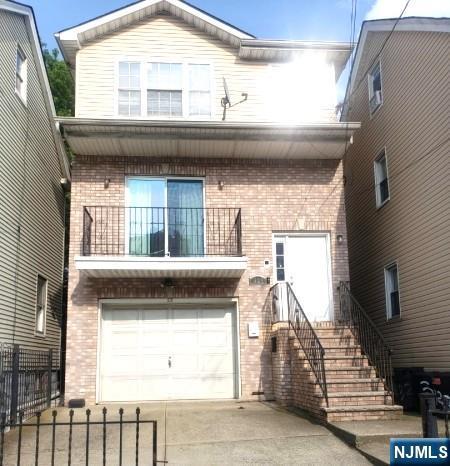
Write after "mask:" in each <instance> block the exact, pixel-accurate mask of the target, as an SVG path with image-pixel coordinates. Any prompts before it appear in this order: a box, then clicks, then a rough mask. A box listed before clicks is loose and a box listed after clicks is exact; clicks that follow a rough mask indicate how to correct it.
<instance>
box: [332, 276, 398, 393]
mask: <svg viewBox="0 0 450 466" xmlns="http://www.w3.org/2000/svg"><path fill="white" fill-rule="evenodd" d="M339 300H340V315H339V316H338V319H337V320H338V321H339V322H341V323H343V324H344V325H347V326H348V327H350V329H351V330H352V333H353V335H354V336H355V338H356V340H357V342H358V344H359V345H361V349H362V350H363V352H364V353H365V355H366V356H367V357H368V359H369V361H370V364H371V365H372V366H374V368H375V370H376V372H377V375H378V377H380V378H381V379H383V381H384V385H385V388H386V390H387V391H388V392H389V393H390V394H391V395H392V396H393V395H394V387H393V376H392V351H391V349H390V347H389V346H388V345H387V343H386V341H385V339H384V338H383V335H381V333H380V331H379V330H378V328H377V326H376V325H375V324H374V322H373V321H372V319H371V318H370V317H369V316H368V315H367V313H366V311H364V309H363V308H362V306H361V305H360V304H359V303H358V301H357V300H356V299H355V297H354V296H353V295H352V294H351V292H350V289H349V287H348V286H347V284H346V283H345V282H341V283H340V285H339Z"/></svg>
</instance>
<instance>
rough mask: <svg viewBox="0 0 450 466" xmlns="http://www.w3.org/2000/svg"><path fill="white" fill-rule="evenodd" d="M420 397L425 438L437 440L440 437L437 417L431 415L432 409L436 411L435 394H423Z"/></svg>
mask: <svg viewBox="0 0 450 466" xmlns="http://www.w3.org/2000/svg"><path fill="white" fill-rule="evenodd" d="M419 397H420V412H421V414H422V432H423V437H424V438H437V437H438V436H439V435H438V426H437V417H436V416H435V415H434V414H432V413H431V410H432V409H436V397H435V395H434V393H421V394H420V395H419Z"/></svg>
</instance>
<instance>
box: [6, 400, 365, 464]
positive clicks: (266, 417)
mask: <svg viewBox="0 0 450 466" xmlns="http://www.w3.org/2000/svg"><path fill="white" fill-rule="evenodd" d="M122 406H123V407H124V409H125V416H124V419H133V418H134V417H135V414H134V411H135V408H136V406H133V405H125V404H123V405H122ZM101 409H102V406H95V407H93V408H92V415H91V420H92V421H95V420H101V418H102V414H101ZM107 409H108V415H107V416H108V419H110V420H113V419H117V418H118V416H117V411H118V409H119V405H110V406H107ZM140 417H141V419H142V420H144V419H148V420H150V419H156V420H157V421H158V460H160V461H163V460H164V459H165V460H166V461H167V462H168V464H170V465H194V464H195V465H209V466H214V465H240V464H252V465H288V464H292V465H294V464H295V465H301V464H308V465H322V464H327V465H346V466H347V465H364V464H370V463H369V462H368V461H367V460H366V459H365V458H364V457H363V456H362V455H361V454H360V453H359V452H358V451H356V450H355V449H354V448H352V447H350V446H348V445H347V444H346V443H345V442H343V441H342V440H340V439H339V438H337V437H336V436H334V435H333V434H332V433H331V432H330V431H329V430H327V429H326V428H325V427H323V426H321V425H318V424H315V423H313V422H311V421H310V420H308V419H306V418H303V417H300V416H298V415H296V414H293V413H290V412H288V411H286V410H284V409H281V408H279V407H277V405H275V404H271V403H258V402H252V403H240V402H236V401H220V402H216V401H214V402H186V403H183V402H177V403H175V402H174V403H167V404H166V403H147V404H143V405H141V416H140ZM84 418H85V410H76V413H75V416H74V420H80V421H81V420H84ZM57 419H58V420H59V421H61V422H62V421H65V420H67V419H68V410H67V409H65V408H60V409H59V410H58V415H57ZM42 420H43V421H48V420H50V421H51V412H49V411H48V412H46V413H45V415H44V416H43V419H42ZM34 433H35V431H34V430H31V428H30V431H27V429H25V430H24V435H23V438H24V448H22V464H26V465H29V464H34V461H33V460H34V448H35V443H34ZM85 435H86V428H85V427H84V426H83V427H77V428H74V433H73V445H72V464H84V463H85ZM7 436H8V439H7V447H8V448H7V452H6V453H7V457H6V460H7V461H6V463H5V464H14V463H15V462H14V461H11V463H10V462H8V461H9V460H13V458H14V451H13V449H14V443H15V437H16V433H14V432H13V433H11V434H8V435H7ZM67 437H68V429H67V428H64V427H61V428H58V433H57V436H56V461H55V464H58V465H63V464H67V454H68V451H67V450H68V445H67ZM90 438H91V440H90V451H89V458H90V460H91V462H90V463H89V464H92V465H94V464H101V458H102V446H103V443H102V439H103V430H102V427H101V426H91V432H90ZM123 438H124V453H123V454H124V461H123V464H124V465H128V464H134V453H135V427H134V425H133V426H132V425H130V426H129V427H128V428H127V429H125V430H124V437H123ZM151 438H152V437H151V430H150V426H149V425H147V426H145V425H141V429H140V454H141V455H142V456H141V460H140V462H139V464H150V458H151ZM50 445H51V428H50V427H47V428H41V436H40V458H41V459H42V462H41V463H40V464H50V461H49V458H50ZM118 445H119V442H118V428H117V427H116V426H109V427H108V428H107V445H106V451H107V464H114V465H115V464H118V460H117V458H118ZM160 464H162V463H160Z"/></svg>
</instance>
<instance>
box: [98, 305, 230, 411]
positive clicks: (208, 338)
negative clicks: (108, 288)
mask: <svg viewBox="0 0 450 466" xmlns="http://www.w3.org/2000/svg"><path fill="white" fill-rule="evenodd" d="M234 332H235V323H234V319H233V310H232V309H230V308H213V307H211V308H199V307H192V306H185V307H180V306H179V307H176V306H171V308H169V307H166V306H160V307H159V308H157V307H153V308H147V309H146V308H141V309H132V308H129V309H126V306H125V305H124V306H123V307H122V308H120V307H119V308H116V309H103V311H102V329H101V352H100V368H99V376H100V379H99V401H103V402H106V401H146V400H165V399H204V398H233V397H234V396H235V350H234V348H235V345H234Z"/></svg>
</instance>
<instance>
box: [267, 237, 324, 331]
mask: <svg viewBox="0 0 450 466" xmlns="http://www.w3.org/2000/svg"><path fill="white" fill-rule="evenodd" d="M275 256H276V257H275V260H276V266H277V267H276V275H277V276H276V280H277V281H278V282H283V281H285V282H288V283H289V284H290V285H291V287H292V289H293V290H294V293H295V295H296V296H297V299H298V301H299V302H300V305H301V306H302V308H303V310H304V312H305V314H306V316H307V317H308V319H309V320H310V322H317V321H329V320H332V319H333V294H332V285H331V260H330V248H329V236H328V235H327V234H311V235H307V234H305V235H292V236H290V235H286V236H284V235H280V236H278V235H277V236H276V237H275Z"/></svg>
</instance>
